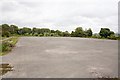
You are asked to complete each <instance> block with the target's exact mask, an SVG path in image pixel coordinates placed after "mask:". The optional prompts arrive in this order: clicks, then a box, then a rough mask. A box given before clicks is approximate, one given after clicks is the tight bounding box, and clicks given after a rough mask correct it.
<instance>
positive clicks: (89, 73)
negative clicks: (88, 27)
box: [2, 37, 118, 78]
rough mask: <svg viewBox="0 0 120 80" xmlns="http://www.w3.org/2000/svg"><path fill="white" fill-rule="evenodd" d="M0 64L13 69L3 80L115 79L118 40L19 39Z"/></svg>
mask: <svg viewBox="0 0 120 80" xmlns="http://www.w3.org/2000/svg"><path fill="white" fill-rule="evenodd" d="M2 62H3V63H9V64H10V65H12V66H14V67H13V69H14V71H11V72H7V73H6V74H5V75H3V78H94V77H101V76H107V77H108V76H109V77H117V76H118V41H115V40H99V39H87V38H62V37H61V38H57V37H21V38H20V39H19V41H18V43H17V44H16V47H15V48H14V49H13V50H12V52H10V53H9V54H7V55H5V56H3V57H2Z"/></svg>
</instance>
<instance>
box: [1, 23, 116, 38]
mask: <svg viewBox="0 0 120 80" xmlns="http://www.w3.org/2000/svg"><path fill="white" fill-rule="evenodd" d="M0 34H1V35H2V37H10V36H14V35H21V36H40V37H42V36H53V37H93V38H108V39H118V36H117V37H116V36H115V33H114V32H113V31H111V30H110V29H109V28H101V30H100V32H99V33H98V34H93V32H92V30H91V28H89V29H86V30H83V28H82V27H77V28H76V29H75V30H74V31H72V32H71V33H70V32H68V31H65V32H63V31H60V30H50V29H49V28H35V27H34V28H32V29H31V28H28V27H23V28H19V27H18V26H16V25H8V24H2V25H0Z"/></svg>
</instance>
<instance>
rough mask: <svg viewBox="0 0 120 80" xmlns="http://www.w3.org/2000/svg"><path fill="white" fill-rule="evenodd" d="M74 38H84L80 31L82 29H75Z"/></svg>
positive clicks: (82, 32)
mask: <svg viewBox="0 0 120 80" xmlns="http://www.w3.org/2000/svg"><path fill="white" fill-rule="evenodd" d="M74 35H75V36H74V37H83V36H84V31H83V29H82V27H77V28H76V29H75V33H74Z"/></svg>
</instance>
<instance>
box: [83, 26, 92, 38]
mask: <svg viewBox="0 0 120 80" xmlns="http://www.w3.org/2000/svg"><path fill="white" fill-rule="evenodd" d="M92 34H93V32H92V30H91V29H90V28H89V29H88V30H86V31H85V35H86V36H87V37H91V36H92Z"/></svg>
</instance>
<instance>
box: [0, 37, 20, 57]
mask: <svg viewBox="0 0 120 80" xmlns="http://www.w3.org/2000/svg"><path fill="white" fill-rule="evenodd" d="M17 41H18V37H11V38H8V39H5V40H4V39H3V40H2V41H1V43H0V56H3V55H5V54H7V53H8V52H10V51H11V50H12V48H13V47H14V46H15V44H16V43H17Z"/></svg>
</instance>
